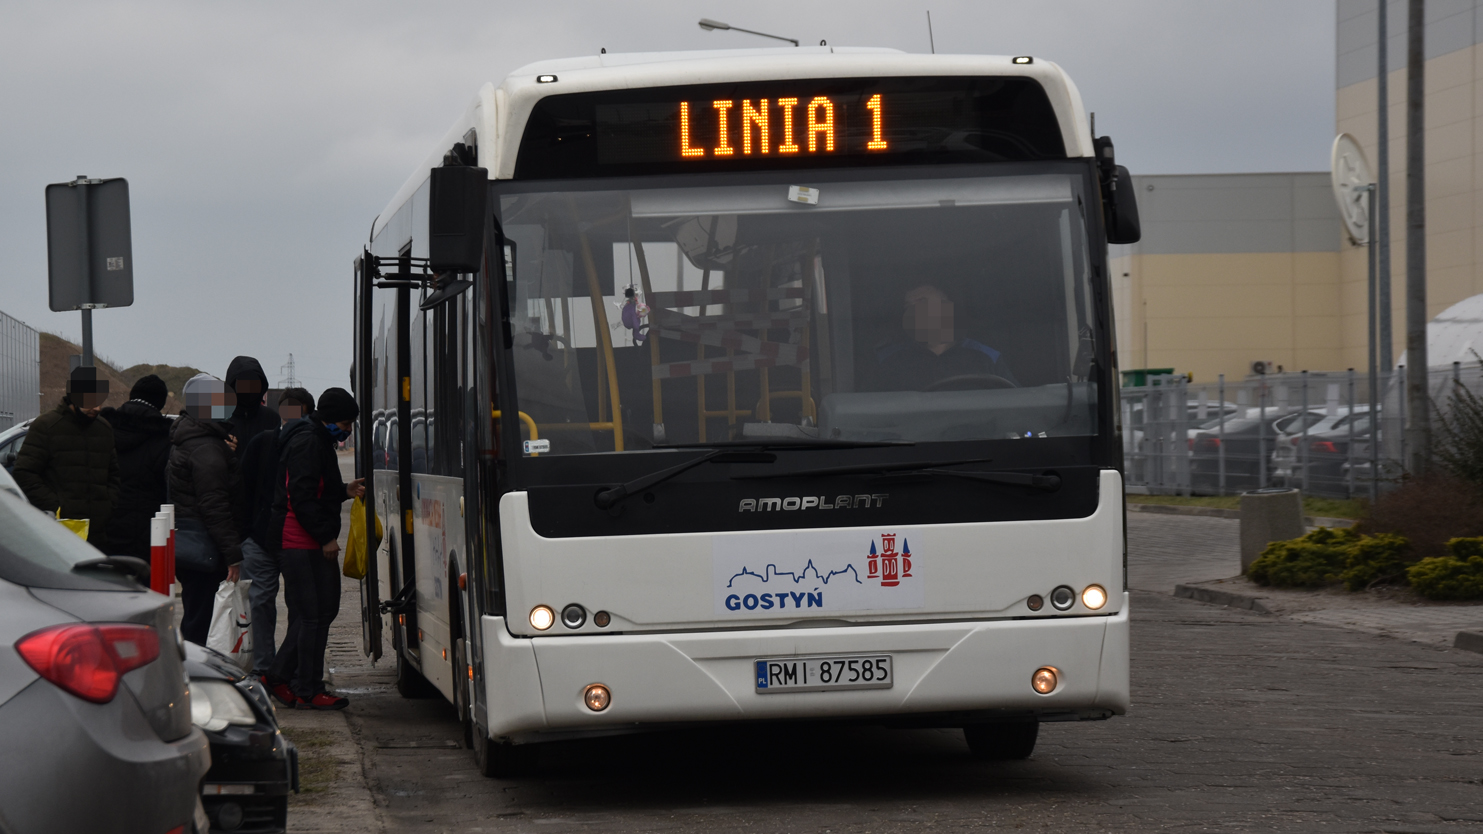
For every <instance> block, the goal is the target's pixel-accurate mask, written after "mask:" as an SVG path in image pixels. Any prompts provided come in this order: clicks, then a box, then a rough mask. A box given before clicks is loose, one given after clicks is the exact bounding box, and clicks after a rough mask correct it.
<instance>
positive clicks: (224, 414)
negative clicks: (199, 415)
mask: <svg viewBox="0 0 1483 834" xmlns="http://www.w3.org/2000/svg"><path fill="white" fill-rule="evenodd" d="M231 416H232V407H231V406H229V405H212V406H211V419H213V420H225V419H227V418H228V417H231Z"/></svg>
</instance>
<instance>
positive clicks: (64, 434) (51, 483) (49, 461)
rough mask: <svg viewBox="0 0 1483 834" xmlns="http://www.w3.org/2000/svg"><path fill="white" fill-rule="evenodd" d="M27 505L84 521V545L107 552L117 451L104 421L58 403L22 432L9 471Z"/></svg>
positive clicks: (114, 498)
mask: <svg viewBox="0 0 1483 834" xmlns="http://www.w3.org/2000/svg"><path fill="white" fill-rule="evenodd" d="M11 474H13V475H14V476H15V481H16V483H17V484H19V485H20V487H21V489H22V490H23V491H24V492H25V493H26V497H27V498H29V499H30V500H31V503H32V504H35V505H36V506H37V507H39V508H41V509H42V510H43V511H45V512H47V513H56V511H57V509H58V508H60V509H61V511H62V518H85V519H87V520H88V522H89V524H88V543H89V544H91V545H93V546H94V547H96V548H98V549H99V550H103V551H105V552H107V550H108V529H107V528H108V521H109V518H110V517H111V516H112V515H113V505H114V503H115V502H116V501H117V500H118V489H119V474H118V453H117V452H115V451H114V448H113V428H112V427H111V426H109V425H108V421H107V420H102V419H99V418H96V417H88V416H87V415H85V414H83V413H82V412H80V411H74V410H73V409H72V406H71V405H69V404H68V402H67V400H66V399H65V398H64V399H63V400H62V404H61V405H59V406H57V407H56V408H54V409H52V410H51V411H48V412H47V413H45V414H43V415H41V416H40V417H37V418H36V419H35V421H33V422H32V423H31V428H30V430H29V431H27V432H26V442H25V445H23V446H21V453H20V454H19V455H18V456H16V461H15V469H14V470H13V471H12V473H11Z"/></svg>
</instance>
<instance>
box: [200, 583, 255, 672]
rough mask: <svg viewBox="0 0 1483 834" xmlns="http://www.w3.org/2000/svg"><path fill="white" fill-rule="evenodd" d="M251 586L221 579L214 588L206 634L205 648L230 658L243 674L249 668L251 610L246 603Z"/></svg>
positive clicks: (250, 657) (250, 663) (250, 662)
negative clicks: (214, 594) (213, 599)
mask: <svg viewBox="0 0 1483 834" xmlns="http://www.w3.org/2000/svg"><path fill="white" fill-rule="evenodd" d="M251 585H252V580H250V579H242V580H239V581H237V582H233V581H231V580H229V579H224V580H222V583H221V584H220V585H218V586H216V601H215V602H214V603H213V604H212V607H211V630H210V631H209V632H207V633H206V648H208V649H214V650H216V651H218V652H221V653H222V654H224V655H226V656H227V657H230V658H231V659H232V660H233V662H235V663H236V664H237V665H238V666H239V667H241V668H242V670H243V671H247V670H249V669H251V668H252V613H251V612H252V609H251V608H250V607H249V606H248V603H247V589H248V588H249V587H251Z"/></svg>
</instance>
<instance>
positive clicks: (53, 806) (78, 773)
mask: <svg viewBox="0 0 1483 834" xmlns="http://www.w3.org/2000/svg"><path fill="white" fill-rule="evenodd" d="M147 570H148V566H147V565H145V564H144V563H143V562H142V561H140V560H137V559H130V558H129V557H105V556H103V554H101V553H99V552H98V551H97V550H96V549H94V548H93V547H91V546H90V545H88V544H87V543H86V542H84V541H83V540H81V539H79V538H78V537H77V536H76V535H74V534H73V533H72V532H71V531H69V530H67V529H66V528H65V527H63V526H62V525H60V524H58V523H57V522H56V521H55V520H53V519H51V518H49V517H48V516H46V515H45V514H43V513H42V512H40V511H39V510H37V509H35V508H34V507H32V506H31V505H30V504H28V503H26V501H25V500H24V499H22V498H19V497H17V496H16V495H14V494H13V493H11V492H10V491H9V490H6V489H0V751H4V752H3V754H0V832H4V834H42V832H45V834H61V833H62V832H97V831H110V832H136V831H137V832H141V834H188V832H193V831H196V830H198V829H199V830H201V831H204V830H205V825H203V823H205V822H206V820H205V814H204V811H203V809H202V805H201V802H200V791H201V778H202V776H203V775H204V774H205V773H206V770H207V768H208V767H209V766H210V764H211V759H210V753H209V751H208V748H207V740H206V736H205V735H204V734H203V733H202V732H201V731H200V730H199V729H197V728H196V727H194V726H193V725H192V723H191V704H190V693H189V691H188V689H187V686H186V676H185V670H184V666H183V664H182V660H183V657H184V654H185V651H184V644H183V643H182V642H181V640H180V637H179V631H178V630H177V629H176V627H175V620H174V607H173V606H174V603H173V601H172V600H171V599H170V598H168V597H165V596H161V595H160V594H156V593H152V592H150V591H149V590H148V589H147V588H146V587H145V586H143V585H141V584H140V580H141V579H142V578H143V576H145V575H146V574H147Z"/></svg>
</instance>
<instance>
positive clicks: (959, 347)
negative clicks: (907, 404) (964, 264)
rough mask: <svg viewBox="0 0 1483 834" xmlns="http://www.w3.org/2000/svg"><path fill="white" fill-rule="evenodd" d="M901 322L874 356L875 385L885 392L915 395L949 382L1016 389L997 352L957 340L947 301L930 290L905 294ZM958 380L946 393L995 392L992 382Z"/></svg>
mask: <svg viewBox="0 0 1483 834" xmlns="http://www.w3.org/2000/svg"><path fill="white" fill-rule="evenodd" d="M904 301H905V311H904V313H903V315H902V317H901V329H902V331H903V332H902V335H901V337H899V338H897V339H895V340H893V341H891V342H887V343H886V344H884V345H882V346H881V347H880V348H879V349H878V350H877V351H876V362H877V363H878V364H879V365H880V367H881V380H882V382H883V384H884V389H885V390H888V391H921V390H925V389H927V388H929V387H931V386H932V385H933V384H934V383H939V382H942V381H943V380H947V379H950V378H952V377H988V376H996V377H1001V378H1003V379H1004V380H1005V381H1007V382H1009V383H1010V384H1012V385H1019V382H1018V381H1017V380H1016V379H1015V378H1014V373H1013V372H1012V371H1010V369H1009V361H1008V359H1007V358H1006V357H1005V356H1004V354H1002V353H1000V352H999V351H997V350H994V349H993V348H991V347H989V346H988V345H986V344H983V343H982V342H979V341H975V340H973V339H966V338H965V339H958V338H957V334H956V333H955V331H954V327H953V300H952V299H951V298H949V297H948V295H947V293H945V292H943V291H942V290H940V289H938V288H937V287H936V286H933V285H932V284H926V283H923V284H918V285H916V286H914V287H912V289H910V290H908V291H907V293H906V295H905V297H904ZM986 382H987V384H985V381H977V382H975V381H973V380H966V379H965V380H964V381H963V384H962V385H948V386H946V388H947V389H953V390H956V389H962V388H979V387H988V388H997V387H1003V386H1002V385H997V384H994V383H993V381H991V380H989V381H986Z"/></svg>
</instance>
